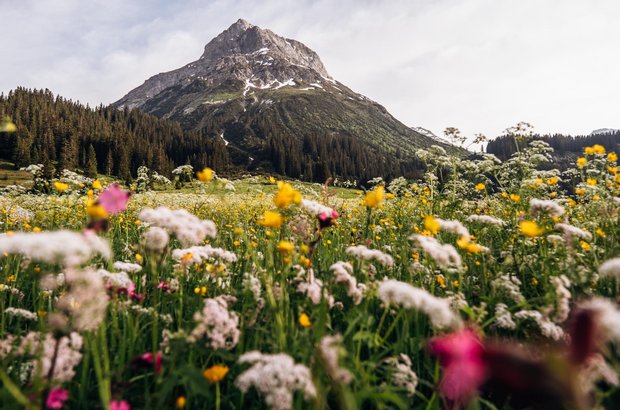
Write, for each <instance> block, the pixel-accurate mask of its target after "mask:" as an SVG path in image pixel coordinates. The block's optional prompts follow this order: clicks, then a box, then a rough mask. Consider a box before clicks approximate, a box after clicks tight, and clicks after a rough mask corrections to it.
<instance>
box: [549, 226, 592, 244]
mask: <svg viewBox="0 0 620 410" xmlns="http://www.w3.org/2000/svg"><path fill="white" fill-rule="evenodd" d="M555 229H557V230H559V231H563V232H564V236H565V241H566V242H569V241H570V239H571V238H572V237H573V236H575V237H577V238H579V239H585V240H587V241H589V240H590V239H592V234H591V233H590V232H588V231H584V230H583V229H581V228H578V227H576V226H573V225H569V224H565V223H558V224H555Z"/></svg>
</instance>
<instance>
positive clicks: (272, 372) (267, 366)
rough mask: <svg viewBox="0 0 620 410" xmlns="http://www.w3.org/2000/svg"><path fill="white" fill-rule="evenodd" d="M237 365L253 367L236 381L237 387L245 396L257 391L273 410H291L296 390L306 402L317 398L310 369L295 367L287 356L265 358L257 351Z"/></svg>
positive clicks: (291, 359) (269, 355)
mask: <svg viewBox="0 0 620 410" xmlns="http://www.w3.org/2000/svg"><path fill="white" fill-rule="evenodd" d="M238 363H240V364H244V363H248V364H251V365H252V366H251V367H250V368H249V369H247V370H246V371H244V372H243V373H241V374H240V375H239V376H238V377H237V379H236V380H235V385H236V386H237V387H238V388H239V390H241V391H242V392H243V393H246V392H247V391H248V390H249V389H250V388H251V387H254V388H255V389H256V390H257V391H258V393H259V394H260V395H261V396H263V397H264V398H265V402H266V403H267V404H268V405H269V406H270V407H271V408H272V409H274V410H289V409H291V408H292V407H293V393H294V392H295V390H301V391H302V392H303V393H304V397H305V398H306V400H309V399H313V398H315V397H316V387H315V386H314V383H313V382H312V375H311V373H310V369H308V368H307V367H306V366H304V365H302V364H296V363H295V361H294V360H293V358H292V357H290V356H289V355H287V354H285V353H279V354H265V353H261V352H258V351H255V350H254V351H250V352H247V353H244V354H243V355H241V357H240V358H239V360H238Z"/></svg>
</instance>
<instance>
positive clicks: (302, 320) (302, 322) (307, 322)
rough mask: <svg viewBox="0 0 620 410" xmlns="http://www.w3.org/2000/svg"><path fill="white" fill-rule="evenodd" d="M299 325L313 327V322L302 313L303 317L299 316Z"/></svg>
mask: <svg viewBox="0 0 620 410" xmlns="http://www.w3.org/2000/svg"><path fill="white" fill-rule="evenodd" d="M299 324H300V325H301V327H310V326H312V322H311V321H310V318H309V317H308V315H306V314H305V313H302V314H301V315H299Z"/></svg>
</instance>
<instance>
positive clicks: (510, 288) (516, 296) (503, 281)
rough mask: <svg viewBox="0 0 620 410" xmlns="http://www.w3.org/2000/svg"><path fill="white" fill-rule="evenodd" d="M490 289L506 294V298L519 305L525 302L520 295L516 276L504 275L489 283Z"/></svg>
mask: <svg viewBox="0 0 620 410" xmlns="http://www.w3.org/2000/svg"><path fill="white" fill-rule="evenodd" d="M491 287H492V288H493V289H494V290H498V291H504V292H506V294H507V296H508V297H509V298H510V299H512V300H514V301H515V302H516V303H521V302H523V301H524V300H525V298H524V297H523V294H522V293H521V281H520V280H519V278H517V277H516V276H512V275H509V274H504V275H502V276H500V277H499V278H497V279H494V280H493V281H492V282H491Z"/></svg>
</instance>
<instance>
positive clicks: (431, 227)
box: [424, 215, 441, 235]
mask: <svg viewBox="0 0 620 410" xmlns="http://www.w3.org/2000/svg"><path fill="white" fill-rule="evenodd" d="M424 229H426V230H428V231H429V232H430V233H431V234H433V235H435V234H436V233H437V232H439V229H441V224H440V223H439V222H438V221H437V219H435V217H434V216H433V215H427V216H426V218H424Z"/></svg>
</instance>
